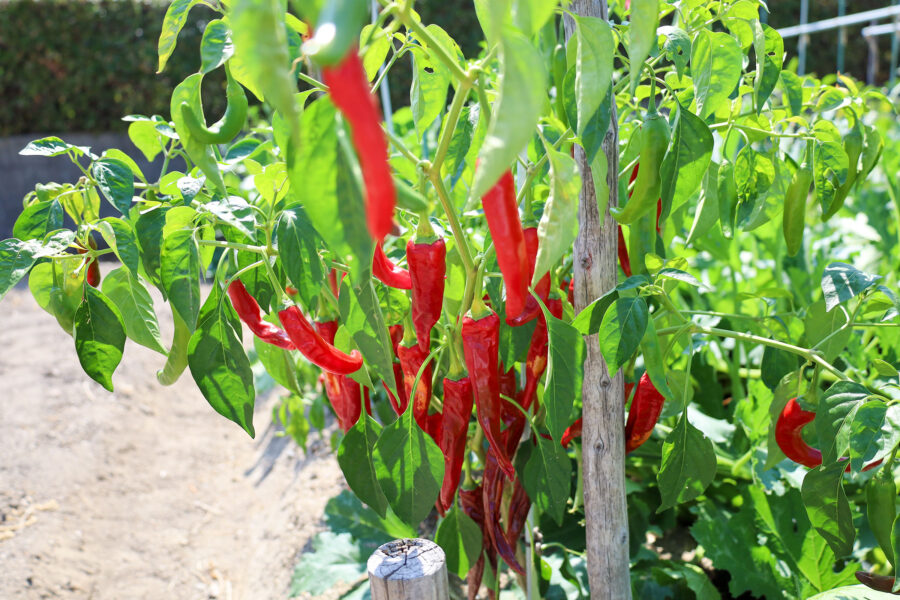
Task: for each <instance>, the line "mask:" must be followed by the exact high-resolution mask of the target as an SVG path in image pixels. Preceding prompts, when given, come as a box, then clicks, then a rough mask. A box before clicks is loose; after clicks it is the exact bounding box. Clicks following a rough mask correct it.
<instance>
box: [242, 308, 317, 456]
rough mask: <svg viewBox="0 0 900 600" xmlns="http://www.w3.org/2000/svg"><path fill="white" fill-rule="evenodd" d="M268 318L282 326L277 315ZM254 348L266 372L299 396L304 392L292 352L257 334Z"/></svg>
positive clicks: (254, 339)
mask: <svg viewBox="0 0 900 600" xmlns="http://www.w3.org/2000/svg"><path fill="white" fill-rule="evenodd" d="M266 320H267V321H269V322H270V323H273V324H276V325H278V326H279V327H280V324H278V317H277V316H275V315H269V316H267V317H266ZM253 349H254V350H256V356H257V358H259V362H261V363H262V365H263V366H264V367H265V368H266V372H267V373H268V374H269V375H271V376H272V379H274V380H275V381H276V382H277V383H278V384H280V385H282V386H284V388H285V389H288V390H290V391H291V392H293V393H294V394H296V395H297V396H298V397H299V396H301V395H302V394H303V391H302V390H301V389H300V384H299V382H298V381H297V363H295V362H294V359H293V357H292V356H291V353H290V352H288V351H287V350H284V349H282V348H279V347H278V346H274V345H272V344H269V343H268V342H264V341H262V340H261V339H260V338H258V337H256V336H253ZM300 402H302V399H300ZM282 406H283V405H282ZM292 414H293V411H292ZM299 418H300V419H303V420H304V421H305V420H306V419H305V418H304V416H303V414H302V413H301V414H300V415H299ZM298 444H299V445H300V446H301V447H303V448H305V447H306V445H305V444H300V443H299V442H298Z"/></svg>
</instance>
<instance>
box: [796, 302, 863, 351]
mask: <svg viewBox="0 0 900 600" xmlns="http://www.w3.org/2000/svg"><path fill="white" fill-rule="evenodd" d="M846 324H847V313H846V312H844V311H843V310H841V309H840V308H834V309H832V310H830V311H826V309H825V301H824V300H819V301H817V302H815V303H814V304H813V305H812V306H810V307H809V308H808V309H807V311H806V317H805V318H804V319H803V325H804V326H805V329H806V333H805V342H806V345H807V346H810V347H812V348H815V349H816V350H819V351H821V352H822V355H823V356H824V358H825V360H829V361H830V360H834V358H836V357H837V355H838V354H840V353H841V352H843V350H844V348H846V347H847V343H848V342H849V341H850V336H851V335H852V334H853V330H852V329H851V328H850V327H844V325H846ZM839 330H840V331H839ZM832 334H833V335H832Z"/></svg>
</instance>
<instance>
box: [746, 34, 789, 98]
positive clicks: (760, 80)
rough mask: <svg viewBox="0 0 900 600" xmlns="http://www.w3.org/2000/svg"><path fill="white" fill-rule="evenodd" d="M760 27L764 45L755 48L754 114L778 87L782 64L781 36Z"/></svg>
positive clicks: (782, 47) (782, 46) (782, 44)
mask: <svg viewBox="0 0 900 600" xmlns="http://www.w3.org/2000/svg"><path fill="white" fill-rule="evenodd" d="M756 23H757V24H758V23H759V22H758V21H757V22H756ZM761 27H762V33H763V37H764V44H763V45H762V48H759V47H757V48H756V53H757V56H756V77H755V78H754V80H753V95H754V101H755V104H756V114H760V113H761V112H762V109H763V106H764V105H765V103H766V100H768V99H769V96H771V95H772V92H773V91H774V90H775V86H776V85H778V80H779V77H780V76H781V67H782V66H783V64H784V40H782V39H781V35H780V34H779V33H778V32H777V31H776V30H774V29H772V28H771V27H769V26H768V25H765V24H763V25H761ZM760 50H762V53H760Z"/></svg>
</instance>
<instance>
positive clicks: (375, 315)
mask: <svg viewBox="0 0 900 600" xmlns="http://www.w3.org/2000/svg"><path fill="white" fill-rule="evenodd" d="M338 303H339V304H340V313H341V322H342V323H343V326H344V327H346V328H347V331H348V332H349V333H350V335H351V336H352V337H353V341H354V342H355V343H356V346H357V347H358V348H359V351H360V352H361V353H362V355H363V358H365V360H366V364H367V366H368V367H369V368H371V369H372V371H373V372H374V373H375V376H376V377H377V378H378V379H380V380H381V381H382V382H383V383H384V384H385V385H386V386H388V388H389V389H390V390H391V391H395V390H394V388H395V382H394V363H393V360H394V351H393V346H392V345H391V338H390V336H389V334H388V330H387V326H386V325H385V323H384V315H383V314H382V312H381V305H380V304H379V301H378V295H377V294H376V293H375V290H374V288H373V285H372V280H371V279H367V280H365V281H363V282H362V283H360V284H359V285H358V286H356V287H352V288H351V287H350V286H349V285H348V284H347V282H346V281H344V283H343V284H342V285H341V293H340V295H339V296H338ZM358 373H359V375H360V376H364V377H368V375H366V374H365V373H362V372H358ZM361 383H363V384H365V385H368V386H369V387H374V385H369V384H370V383H371V382H366V381H365V380H363V381H361Z"/></svg>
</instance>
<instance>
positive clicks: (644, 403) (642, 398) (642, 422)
mask: <svg viewBox="0 0 900 600" xmlns="http://www.w3.org/2000/svg"><path fill="white" fill-rule="evenodd" d="M665 401H666V398H665V396H663V395H662V394H660V393H659V391H658V390H657V389H656V387H655V386H654V385H653V382H651V381H650V376H649V375H647V373H644V374H643V375H641V379H640V380H639V381H638V384H637V392H635V394H634V400H632V401H631V410H630V411H628V421H627V422H626V423H625V453H626V454H627V453H629V452H631V451H633V450H635V449H637V448H638V447H640V446H641V444H643V443H644V442H646V441H647V440H648V439H650V434H651V433H653V428H654V427H655V426H656V422H657V421H659V415H660V414H661V413H662V408H663V403H665Z"/></svg>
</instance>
